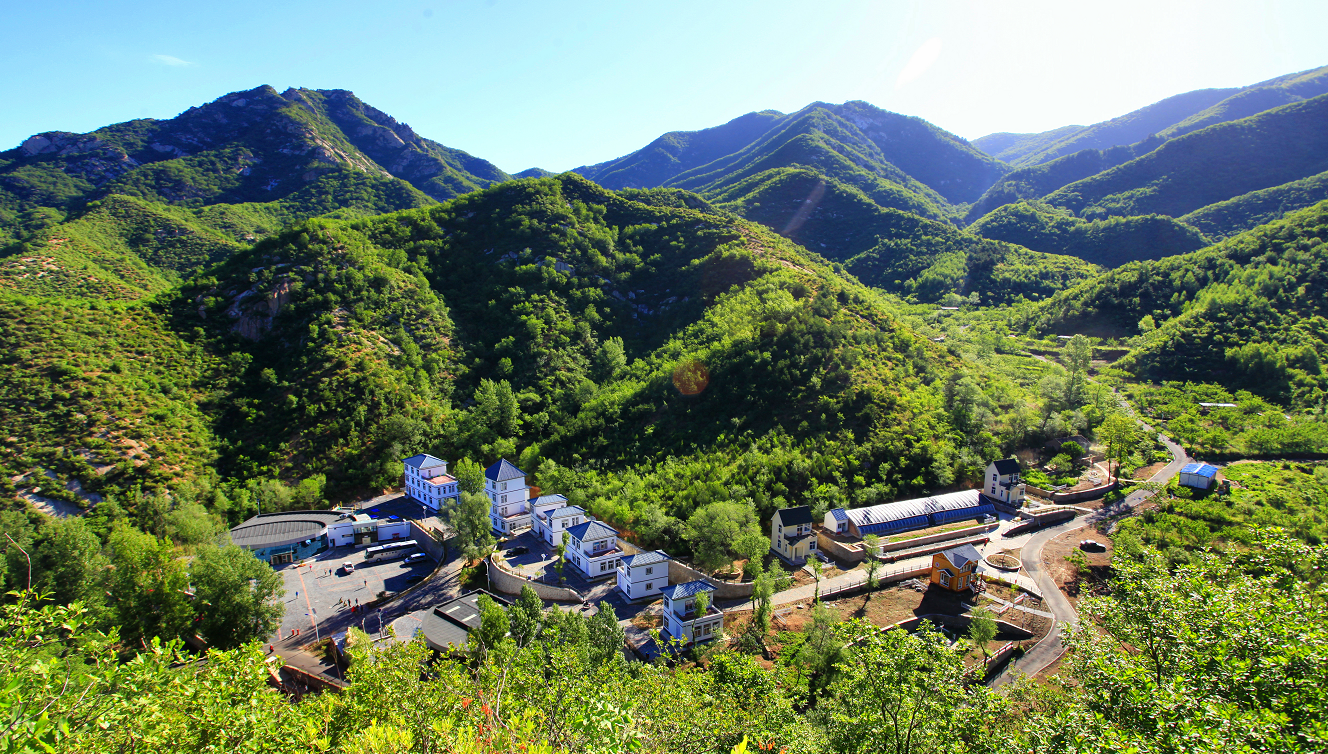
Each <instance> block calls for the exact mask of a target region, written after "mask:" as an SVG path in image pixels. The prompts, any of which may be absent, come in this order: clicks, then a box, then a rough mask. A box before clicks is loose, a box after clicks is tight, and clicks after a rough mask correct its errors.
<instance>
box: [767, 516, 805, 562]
mask: <svg viewBox="0 0 1328 754" xmlns="http://www.w3.org/2000/svg"><path fill="white" fill-rule="evenodd" d="M770 551H771V552H773V553H775V554H776V555H778V556H779V557H780V558H782V559H784V560H785V561H786V562H788V563H790V564H792V565H803V564H805V563H806V562H807V558H810V557H815V555H816V533H815V532H813V531H812V509H811V508H810V507H808V506H806V505H803V506H800V507H797V508H781V509H779V510H777V511H775V515H774V516H773V517H772V518H771V519H770Z"/></svg>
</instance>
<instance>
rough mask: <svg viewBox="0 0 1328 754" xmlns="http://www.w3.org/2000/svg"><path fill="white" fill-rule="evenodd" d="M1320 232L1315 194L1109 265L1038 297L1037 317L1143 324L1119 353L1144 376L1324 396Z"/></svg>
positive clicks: (1323, 213) (1110, 330) (1277, 395)
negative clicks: (1161, 253) (1186, 246)
mask: <svg viewBox="0 0 1328 754" xmlns="http://www.w3.org/2000/svg"><path fill="white" fill-rule="evenodd" d="M1326 239H1328V202H1320V203H1318V204H1316V205H1314V206H1313V207H1310V208H1308V209H1305V210H1301V211H1299V212H1296V213H1293V214H1291V215H1288V216H1287V217H1285V218H1283V219H1281V220H1278V221H1276V222H1273V223H1269V224H1267V225H1263V226H1260V227H1258V228H1255V229H1254V230H1250V231H1246V232H1244V233H1241V234H1239V235H1236V236H1233V237H1231V238H1228V239H1226V240H1225V241H1222V242H1220V243H1217V244H1214V245H1213V246H1211V247H1208V248H1206V249H1203V250H1200V251H1196V252H1192V253H1189V254H1182V255H1178V256H1173V257H1167V258H1165V259H1159V260H1155V261H1146V262H1136V263H1132V264H1127V265H1125V266H1123V267H1119V268H1116V269H1114V270H1110V271H1108V272H1107V273H1105V274H1103V275H1102V276H1101V277H1098V278H1095V279H1093V280H1089V281H1087V282H1084V283H1081V284H1080V285H1078V286H1076V287H1074V288H1071V289H1069V290H1067V291H1065V292H1063V293H1060V294H1057V295H1056V296H1055V297H1053V298H1052V299H1051V300H1050V301H1048V302H1046V303H1045V304H1043V305H1042V309H1041V320H1040V323H1039V325H1038V327H1039V329H1041V330H1043V331H1044V332H1067V331H1076V330H1079V331H1088V332H1093V333H1094V334H1100V335H1105V336H1112V337H1118V336H1136V335H1137V336H1141V339H1140V342H1139V343H1138V344H1137V345H1135V346H1134V347H1133V348H1132V350H1131V351H1130V353H1129V354H1128V355H1127V356H1126V357H1125V358H1124V359H1123V360H1122V362H1120V365H1121V366H1123V367H1124V368H1125V369H1128V370H1130V371H1132V372H1135V373H1136V374H1139V375H1141V376H1144V377H1147V378H1149V379H1153V380H1195V381H1202V382H1215V383H1219V384H1222V385H1224V386H1227V387H1229V388H1232V389H1248V390H1251V391H1253V392H1255V393H1258V394H1261V395H1264V396H1266V397H1270V398H1273V399H1275V400H1279V401H1290V402H1292V403H1294V404H1296V405H1301V406H1321V405H1322V403H1323V401H1324V400H1325V394H1326V393H1328V378H1326V377H1325V373H1324V370H1323V368H1322V362H1323V360H1324V359H1325V358H1328V318H1326V317H1325V315H1328V244H1325V240H1326ZM1146 318H1147V319H1146ZM1154 328H1155V329H1154Z"/></svg>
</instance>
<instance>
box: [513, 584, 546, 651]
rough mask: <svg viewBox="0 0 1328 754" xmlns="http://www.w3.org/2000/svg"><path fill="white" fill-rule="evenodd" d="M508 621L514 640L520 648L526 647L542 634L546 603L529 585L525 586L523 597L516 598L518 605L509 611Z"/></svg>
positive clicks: (522, 589)
mask: <svg viewBox="0 0 1328 754" xmlns="http://www.w3.org/2000/svg"><path fill="white" fill-rule="evenodd" d="M507 619H508V623H509V624H510V627H511V631H512V640H513V641H515V642H516V645H517V646H518V647H525V646H527V645H529V644H530V643H531V642H532V641H534V640H535V639H536V638H537V637H538V636H539V634H540V629H541V627H542V626H543V623H544V601H543V600H541V599H540V598H539V595H538V594H535V590H534V589H532V588H531V587H530V586H529V585H526V586H523V587H521V595H520V596H519V597H517V598H516V604H514V605H512V607H511V608H509V609H508V611H507Z"/></svg>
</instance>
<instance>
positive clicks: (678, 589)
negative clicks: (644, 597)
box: [659, 579, 715, 600]
mask: <svg viewBox="0 0 1328 754" xmlns="http://www.w3.org/2000/svg"><path fill="white" fill-rule="evenodd" d="M713 591H715V588H714V587H713V586H711V585H709V584H707V583H706V582H704V581H701V580H700V579H697V580H696V581H688V582H687V583H685V584H674V585H673V586H671V587H669V588H668V589H661V590H659V593H660V594H663V595H667V596H668V598H669V599H671V600H681V599H686V598H688V597H691V596H694V595H697V594H700V593H701V592H713Z"/></svg>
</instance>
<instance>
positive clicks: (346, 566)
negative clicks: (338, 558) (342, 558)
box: [341, 560, 355, 573]
mask: <svg viewBox="0 0 1328 754" xmlns="http://www.w3.org/2000/svg"><path fill="white" fill-rule="evenodd" d="M341 571H342V573H354V572H355V564H354V563H352V562H350V561H349V560H347V561H346V562H345V563H342V564H341Z"/></svg>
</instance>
